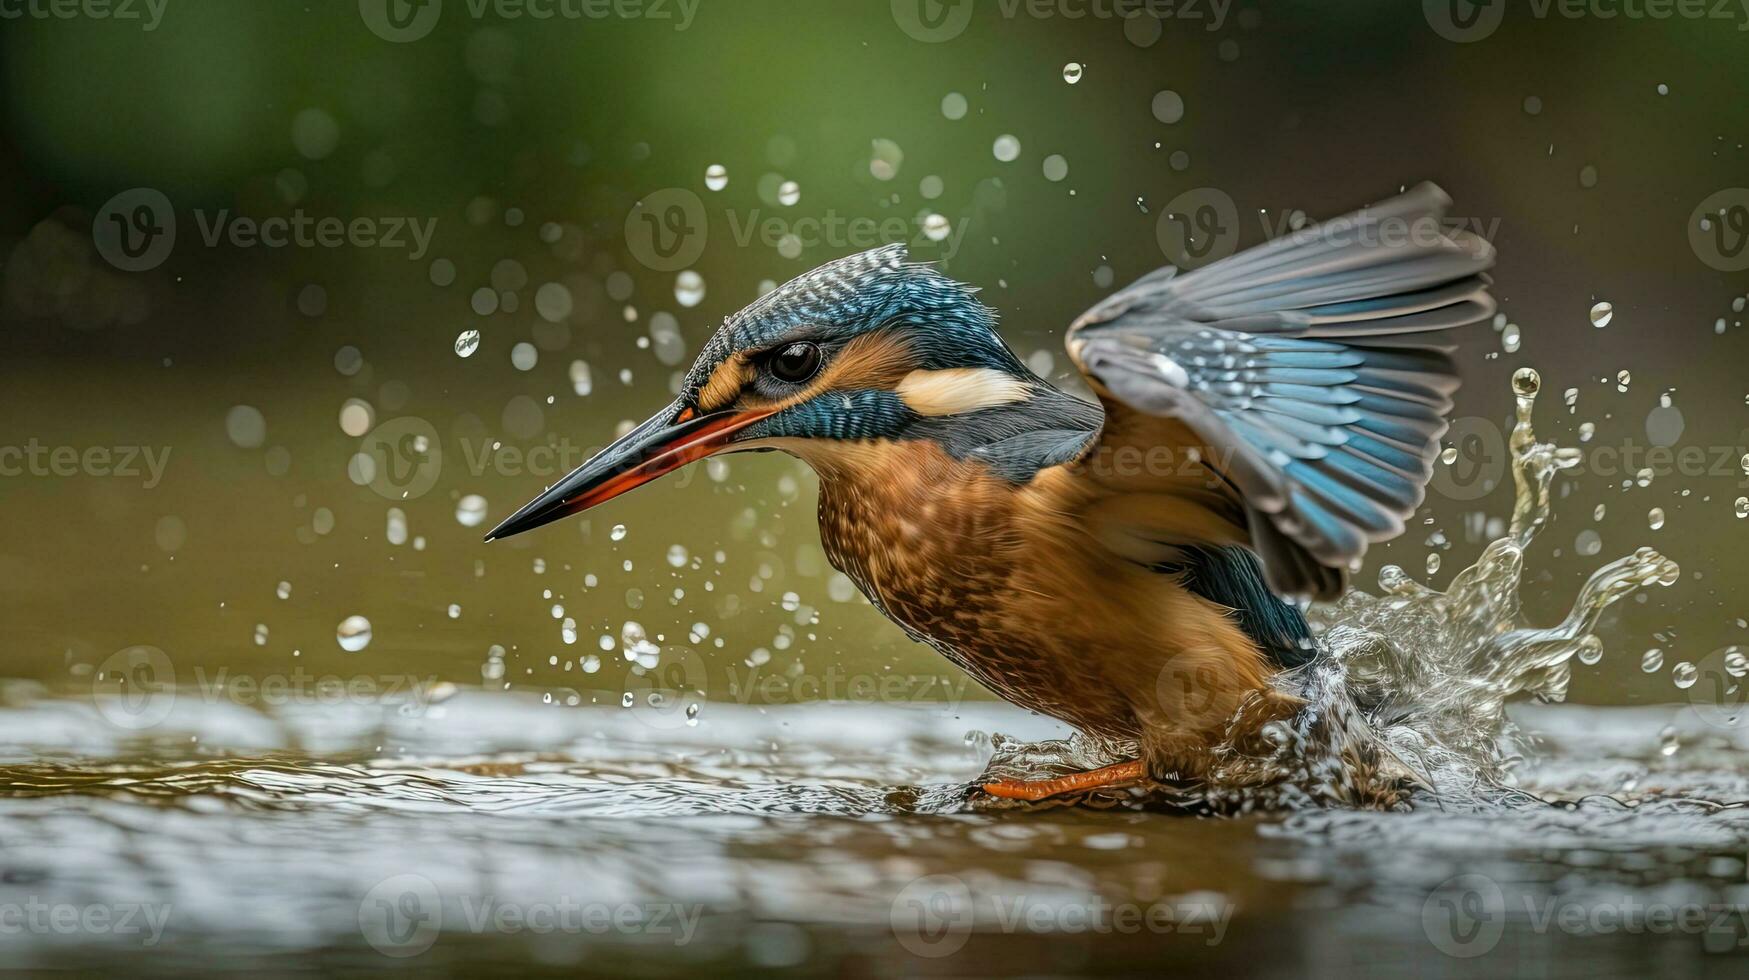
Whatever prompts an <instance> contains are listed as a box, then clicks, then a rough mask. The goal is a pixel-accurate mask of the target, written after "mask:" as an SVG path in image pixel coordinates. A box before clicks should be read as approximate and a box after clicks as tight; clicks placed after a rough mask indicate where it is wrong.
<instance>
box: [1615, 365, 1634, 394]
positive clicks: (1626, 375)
mask: <svg viewBox="0 0 1749 980" xmlns="http://www.w3.org/2000/svg"><path fill="white" fill-rule="evenodd" d="M1633 380H1634V376H1633V374H1632V373H1631V372H1629V371H1628V369H1627V368H1622V369H1621V370H1620V371H1617V372H1616V375H1615V387H1616V390H1617V391H1626V390H1628V384H1629V383H1631V382H1632V381H1633Z"/></svg>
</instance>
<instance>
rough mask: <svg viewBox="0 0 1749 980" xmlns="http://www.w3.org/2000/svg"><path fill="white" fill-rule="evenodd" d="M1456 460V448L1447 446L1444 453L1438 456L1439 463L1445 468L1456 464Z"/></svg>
mask: <svg viewBox="0 0 1749 980" xmlns="http://www.w3.org/2000/svg"><path fill="white" fill-rule="evenodd" d="M1457 460H1458V451H1457V447H1456V446H1447V447H1445V452H1442V453H1440V454H1439V461H1440V462H1442V463H1444V464H1445V465H1447V466H1450V465H1451V464H1453V463H1455V462H1457Z"/></svg>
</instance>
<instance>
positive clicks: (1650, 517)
mask: <svg viewBox="0 0 1749 980" xmlns="http://www.w3.org/2000/svg"><path fill="white" fill-rule="evenodd" d="M1646 524H1647V526H1649V527H1650V528H1651V529H1652V530H1654V531H1656V530H1659V529H1660V528H1662V527H1663V526H1664V508H1662V507H1654V508H1652V509H1651V510H1649V511H1647V512H1646Z"/></svg>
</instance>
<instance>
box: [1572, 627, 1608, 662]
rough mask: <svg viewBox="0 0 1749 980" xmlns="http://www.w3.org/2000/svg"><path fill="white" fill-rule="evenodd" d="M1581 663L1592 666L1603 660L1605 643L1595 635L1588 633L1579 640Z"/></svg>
mask: <svg viewBox="0 0 1749 980" xmlns="http://www.w3.org/2000/svg"><path fill="white" fill-rule="evenodd" d="M1577 656H1578V658H1579V662H1580V663H1582V664H1585V665H1586V666H1590V665H1592V664H1595V663H1597V662H1598V661H1599V660H1602V659H1603V641H1602V640H1600V639H1598V638H1597V636H1596V635H1595V634H1592V633H1587V634H1585V635H1584V636H1583V637H1580V639H1579V652H1578V654H1577Z"/></svg>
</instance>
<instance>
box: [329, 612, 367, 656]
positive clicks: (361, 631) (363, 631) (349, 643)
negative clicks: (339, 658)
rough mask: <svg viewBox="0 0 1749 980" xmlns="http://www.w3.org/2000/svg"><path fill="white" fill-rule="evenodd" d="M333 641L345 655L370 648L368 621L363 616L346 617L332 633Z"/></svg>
mask: <svg viewBox="0 0 1749 980" xmlns="http://www.w3.org/2000/svg"><path fill="white" fill-rule="evenodd" d="M334 639H336V640H337V641H339V643H340V649H342V650H345V651H346V652H347V653H357V652H358V651H360V650H363V649H364V648H365V647H368V646H370V620H368V619H365V618H364V617H363V616H348V617H346V618H345V619H343V620H341V621H340V626H339V628H337V629H336V630H335V631H334Z"/></svg>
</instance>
